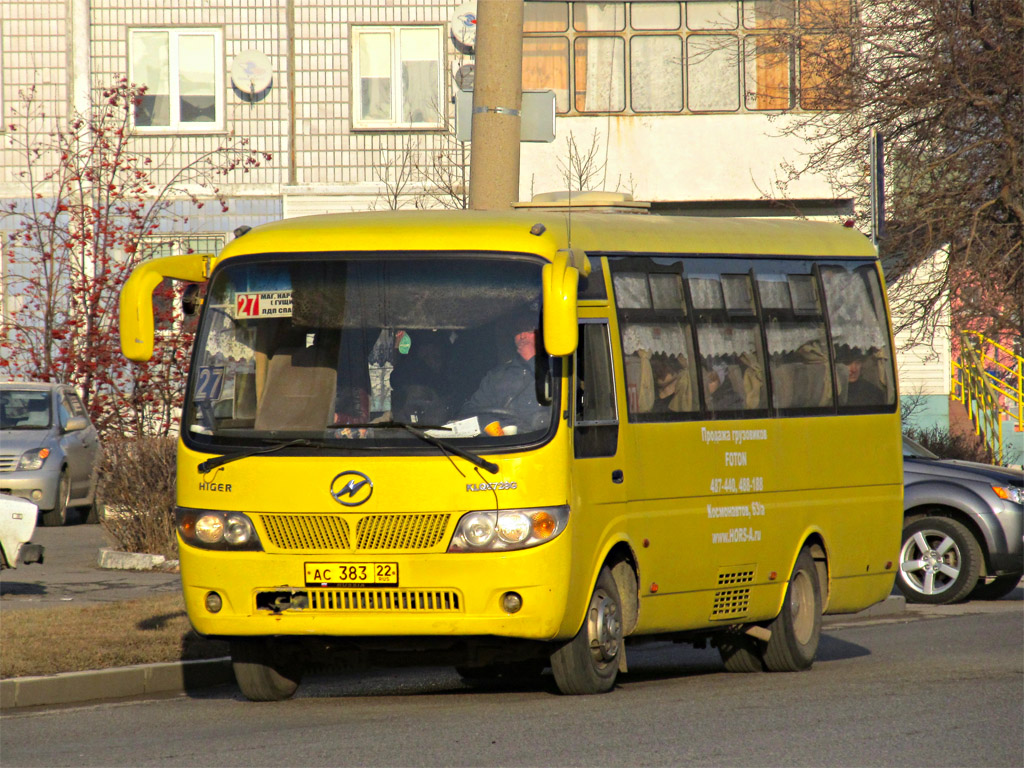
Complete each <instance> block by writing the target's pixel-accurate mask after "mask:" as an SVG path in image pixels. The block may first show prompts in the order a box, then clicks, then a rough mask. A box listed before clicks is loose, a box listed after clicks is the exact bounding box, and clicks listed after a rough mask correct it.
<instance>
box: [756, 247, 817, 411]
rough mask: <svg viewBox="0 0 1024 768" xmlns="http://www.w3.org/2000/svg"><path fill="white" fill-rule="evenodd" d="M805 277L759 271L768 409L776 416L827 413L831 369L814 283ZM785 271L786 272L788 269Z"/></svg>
mask: <svg viewBox="0 0 1024 768" xmlns="http://www.w3.org/2000/svg"><path fill="white" fill-rule="evenodd" d="M802 268H803V269H805V270H808V273H807V274H792V273H789V274H786V273H782V272H780V271H778V270H777V268H776V269H773V268H771V267H769V268H767V269H764V270H763V271H762V270H758V275H757V292H758V295H759V297H760V300H761V311H762V315H763V318H764V329H765V338H766V339H767V342H768V367H769V371H770V373H771V382H772V405H773V406H774V407H775V408H778V409H779V410H781V411H807V410H815V409H817V410H820V409H825V410H828V411H829V412H831V410H832V400H833V397H832V391H833V388H832V365H831V362H830V359H829V355H828V338H827V335H826V332H825V316H824V310H823V308H822V303H821V298H820V295H819V290H818V283H817V280H816V279H815V276H814V275H813V274H810V273H809V269H810V267H809V265H805V266H803V267H802ZM784 269H787V270H788V269H789V268H788V267H786V268H784Z"/></svg>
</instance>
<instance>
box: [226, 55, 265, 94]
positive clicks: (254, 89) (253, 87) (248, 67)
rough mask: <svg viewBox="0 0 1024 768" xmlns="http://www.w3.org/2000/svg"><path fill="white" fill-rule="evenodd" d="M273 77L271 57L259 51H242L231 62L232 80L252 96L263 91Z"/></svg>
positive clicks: (236, 85) (243, 91) (241, 89)
mask: <svg viewBox="0 0 1024 768" xmlns="http://www.w3.org/2000/svg"><path fill="white" fill-rule="evenodd" d="M273 79H274V72H273V70H272V69H271V67H270V59H268V58H267V57H266V56H265V55H264V54H262V53H260V52H259V51H253V50H248V51H242V52H241V53H238V54H236V55H235V59H234V61H232V62H231V82H232V83H234V86H235V88H237V89H238V90H240V91H241V92H242V93H246V94H249V95H250V96H255V95H256V94H257V93H262V92H263V91H265V90H266V89H267V88H269V87H270V83H271V81H272V80H273Z"/></svg>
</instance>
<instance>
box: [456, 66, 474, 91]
mask: <svg viewBox="0 0 1024 768" xmlns="http://www.w3.org/2000/svg"><path fill="white" fill-rule="evenodd" d="M475 76H476V67H474V66H473V65H472V64H460V63H459V62H458V61H456V62H454V63H453V64H452V79H454V80H455V85H456V86H458V88H459V90H460V91H472V90H473V80H474V79H475Z"/></svg>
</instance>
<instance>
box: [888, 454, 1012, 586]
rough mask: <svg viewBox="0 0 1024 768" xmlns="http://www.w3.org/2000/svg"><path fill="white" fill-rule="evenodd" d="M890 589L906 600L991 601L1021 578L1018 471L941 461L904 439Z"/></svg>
mask: <svg viewBox="0 0 1024 768" xmlns="http://www.w3.org/2000/svg"><path fill="white" fill-rule="evenodd" d="M903 485H904V497H903V515H904V520H903V525H904V527H903V544H902V546H901V548H900V569H899V575H898V576H897V578H896V586H897V587H898V588H899V590H900V591H901V592H902V593H903V594H904V595H905V596H906V598H907V600H908V601H909V602H912V603H934V604H945V603H955V602H958V601H960V600H964V599H965V598H967V597H968V596H970V597H973V598H978V599H982V600H998V599H999V598H1000V597H1003V596H1004V595H1006V594H1009V592H1011V591H1012V590H1013V589H1014V587H1016V586H1017V583H1018V582H1019V581H1020V579H1021V576H1022V575H1024V538H1022V537H1024V530H1022V518H1024V506H1022V502H1024V472H1021V471H1020V470H1019V469H1007V468H1006V467H994V466H991V465H988V464H977V463H975V462H971V461H954V460H949V459H940V458H939V457H938V456H936V455H935V454H934V453H932V452H931V451H929V450H928V449H926V448H924V447H922V446H920V445H918V444H917V443H915V442H914V441H913V440H910V439H909V438H907V437H904V438H903Z"/></svg>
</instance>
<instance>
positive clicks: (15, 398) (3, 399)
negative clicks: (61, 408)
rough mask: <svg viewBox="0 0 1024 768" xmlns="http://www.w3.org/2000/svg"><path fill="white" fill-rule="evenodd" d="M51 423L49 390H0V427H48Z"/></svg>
mask: <svg viewBox="0 0 1024 768" xmlns="http://www.w3.org/2000/svg"><path fill="white" fill-rule="evenodd" d="M51 423H52V414H51V409H50V393H49V392H46V391H43V390H31V389H2V390H0V429H49V428H50V424H51Z"/></svg>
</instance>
